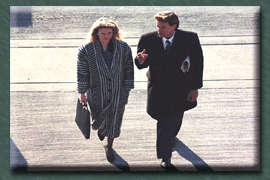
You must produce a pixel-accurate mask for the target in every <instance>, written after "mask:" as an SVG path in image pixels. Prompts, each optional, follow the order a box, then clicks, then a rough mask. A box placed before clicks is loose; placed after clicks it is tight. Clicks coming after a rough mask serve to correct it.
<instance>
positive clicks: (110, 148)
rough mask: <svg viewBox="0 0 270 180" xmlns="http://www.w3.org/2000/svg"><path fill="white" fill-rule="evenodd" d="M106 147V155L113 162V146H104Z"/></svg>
mask: <svg viewBox="0 0 270 180" xmlns="http://www.w3.org/2000/svg"><path fill="white" fill-rule="evenodd" d="M104 147H105V152H106V157H107V160H108V161H109V162H113V161H114V160H115V156H114V154H113V150H112V147H108V145H106V146H104Z"/></svg>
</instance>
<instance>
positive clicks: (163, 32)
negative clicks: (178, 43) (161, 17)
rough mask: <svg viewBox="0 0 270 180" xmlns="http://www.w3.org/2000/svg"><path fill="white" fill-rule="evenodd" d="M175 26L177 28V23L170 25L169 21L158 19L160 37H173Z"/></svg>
mask: <svg viewBox="0 0 270 180" xmlns="http://www.w3.org/2000/svg"><path fill="white" fill-rule="evenodd" d="M175 28H176V24H174V25H172V26H170V25H169V23H167V22H160V21H157V32H158V35H159V37H161V38H163V37H165V38H167V39H169V38H170V37H172V35H173V33H174V30H175Z"/></svg>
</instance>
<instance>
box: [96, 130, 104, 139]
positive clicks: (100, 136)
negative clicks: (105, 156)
mask: <svg viewBox="0 0 270 180" xmlns="http://www.w3.org/2000/svg"><path fill="white" fill-rule="evenodd" d="M97 135H98V137H99V139H100V140H101V141H103V140H104V138H105V136H103V135H102V134H101V131H100V129H99V130H98V132H97Z"/></svg>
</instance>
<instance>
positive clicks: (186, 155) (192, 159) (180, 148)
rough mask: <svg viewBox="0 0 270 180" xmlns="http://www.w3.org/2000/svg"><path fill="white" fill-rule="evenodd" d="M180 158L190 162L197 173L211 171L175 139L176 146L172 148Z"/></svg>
mask: <svg viewBox="0 0 270 180" xmlns="http://www.w3.org/2000/svg"><path fill="white" fill-rule="evenodd" d="M173 151H176V152H177V153H178V154H179V155H180V156H182V157H183V158H185V159H186V160H188V161H190V162H191V163H192V164H193V166H194V167H195V168H196V169H197V170H198V171H213V169H212V168H211V167H210V166H208V164H206V162H204V161H203V160H202V159H201V158H200V157H199V156H198V155H197V154H195V153H194V152H193V151H192V150H191V149H189V148H188V147H187V146H186V145H185V144H184V143H182V142H181V141H180V140H179V139H178V138H176V144H175V145H174V147H173Z"/></svg>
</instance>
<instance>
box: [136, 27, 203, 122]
mask: <svg viewBox="0 0 270 180" xmlns="http://www.w3.org/2000/svg"><path fill="white" fill-rule="evenodd" d="M143 49H146V54H148V57H147V59H146V60H145V62H144V63H143V64H140V63H139V61H138V59H136V58H135V64H136V66H137V67H138V68H139V69H142V68H146V67H149V71H148V99H147V112H148V114H149V115H150V116H152V117H153V118H154V119H157V120H159V119H162V118H166V117H169V116H172V115H176V114H178V113H179V112H181V111H186V110H188V109H192V108H194V107H196V105H197V100H196V101H195V102H189V101H187V98H188V93H189V92H190V90H192V89H194V90H196V89H199V88H201V87H202V85H203V83H202V77H203V54H202V48H201V45H200V42H199V39H198V36H197V34H196V33H193V32H187V31H182V30H176V31H175V36H174V40H173V43H172V46H171V48H170V57H169V59H168V60H167V56H166V52H165V50H164V47H163V43H162V38H160V37H159V35H158V33H157V32H151V33H147V34H144V35H142V36H141V38H140V40H139V43H138V52H142V50H143ZM187 56H189V57H190V69H189V72H187V73H183V72H182V70H181V66H182V63H183V61H184V60H185V59H186V57H187Z"/></svg>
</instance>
